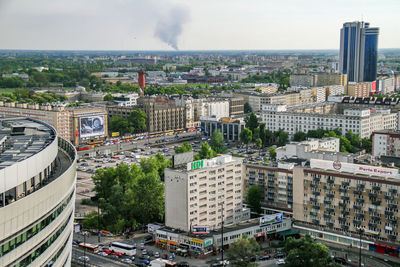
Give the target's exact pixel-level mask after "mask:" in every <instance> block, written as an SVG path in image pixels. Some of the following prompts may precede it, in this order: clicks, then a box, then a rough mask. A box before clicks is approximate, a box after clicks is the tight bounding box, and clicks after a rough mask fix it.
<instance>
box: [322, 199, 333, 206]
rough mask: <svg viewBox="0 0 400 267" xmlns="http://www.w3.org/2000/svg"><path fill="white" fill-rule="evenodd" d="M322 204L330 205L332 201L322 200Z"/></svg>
mask: <svg viewBox="0 0 400 267" xmlns="http://www.w3.org/2000/svg"><path fill="white" fill-rule="evenodd" d="M324 204H325V205H330V204H332V201H330V200H324Z"/></svg>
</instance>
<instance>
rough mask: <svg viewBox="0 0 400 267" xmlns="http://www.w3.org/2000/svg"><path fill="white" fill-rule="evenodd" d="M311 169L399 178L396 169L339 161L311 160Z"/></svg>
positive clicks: (399, 175)
mask: <svg viewBox="0 0 400 267" xmlns="http://www.w3.org/2000/svg"><path fill="white" fill-rule="evenodd" d="M310 167H311V169H327V170H338V171H342V172H348V173H359V174H366V175H372V176H381V177H390V178H397V179H398V178H400V173H399V171H398V169H394V168H383V167H377V166H371V165H361V164H353V163H346V162H339V161H331V160H322V159H311V160H310Z"/></svg>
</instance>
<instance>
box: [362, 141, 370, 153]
mask: <svg viewBox="0 0 400 267" xmlns="http://www.w3.org/2000/svg"><path fill="white" fill-rule="evenodd" d="M361 148H362V149H365V151H366V152H368V153H370V152H371V151H372V141H371V139H369V138H363V139H361Z"/></svg>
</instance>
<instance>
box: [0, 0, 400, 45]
mask: <svg viewBox="0 0 400 267" xmlns="http://www.w3.org/2000/svg"><path fill="white" fill-rule="evenodd" d="M399 8H400V2H399V1H396V0H385V1H376V0H367V1H365V0H364V1H361V0H351V1H345V0H338V1H319V0H307V1H299V0H281V1H262V0H251V1H241V0H220V1H211V0H202V1H200V0H194V1H183V0H165V1H156V0H148V1H138V0H114V1H104V0H88V1H78V0H69V1H67V0H58V1H50V0H38V1H28V0H13V1H11V0H0V24H1V25H3V27H1V28H0V35H1V36H2V38H1V39H2V41H1V43H0V49H39V50H44V49H55V50H173V49H180V50H230V49H233V50H236V49H238V50H240V49H244V50H253V49H257V50H274V49H338V47H339V38H340V36H339V34H338V32H339V31H338V30H339V29H340V27H341V26H342V23H343V22H345V21H355V20H361V19H363V20H365V21H369V22H370V23H371V26H377V27H380V29H381V37H380V39H379V48H396V47H398V44H399V43H400V37H399V35H398V30H399V26H398V23H397V21H396V18H397V16H396V12H391V11H395V10H400V9H399Z"/></svg>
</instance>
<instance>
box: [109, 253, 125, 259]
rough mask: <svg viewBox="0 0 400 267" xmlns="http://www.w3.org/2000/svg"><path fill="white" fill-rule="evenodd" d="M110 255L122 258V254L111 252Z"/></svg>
mask: <svg viewBox="0 0 400 267" xmlns="http://www.w3.org/2000/svg"><path fill="white" fill-rule="evenodd" d="M111 255H117V256H118V257H120V258H122V257H123V256H124V254H122V253H120V252H113V253H112V254H111Z"/></svg>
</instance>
